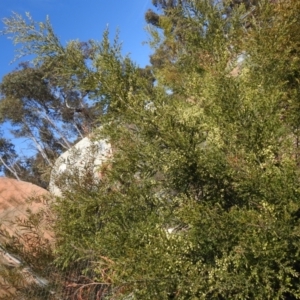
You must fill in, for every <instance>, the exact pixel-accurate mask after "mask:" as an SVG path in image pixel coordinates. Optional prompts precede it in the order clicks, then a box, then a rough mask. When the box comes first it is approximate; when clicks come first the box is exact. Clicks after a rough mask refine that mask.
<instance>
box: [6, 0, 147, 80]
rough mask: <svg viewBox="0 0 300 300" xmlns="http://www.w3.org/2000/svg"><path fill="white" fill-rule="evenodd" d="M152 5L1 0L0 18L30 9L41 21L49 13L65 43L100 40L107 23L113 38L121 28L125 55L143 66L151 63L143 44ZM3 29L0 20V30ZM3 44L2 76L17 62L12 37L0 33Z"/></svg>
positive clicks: (142, 1)
mask: <svg viewBox="0 0 300 300" xmlns="http://www.w3.org/2000/svg"><path fill="white" fill-rule="evenodd" d="M149 7H151V0H129V1H125V0H110V1H104V0H3V1H0V19H1V20H2V19H3V18H5V17H10V16H11V15H12V12H13V11H14V12H16V13H18V14H22V15H24V13H25V12H30V14H31V15H32V17H33V19H34V20H35V21H39V22H40V21H44V20H45V18H46V16H47V15H48V16H49V17H50V21H51V23H52V26H53V28H54V31H55V33H56V34H57V35H58V37H59V38H60V40H61V41H62V43H63V44H65V43H66V42H67V41H69V40H74V39H79V40H81V41H87V40H89V39H94V40H101V37H102V33H103V31H104V30H105V28H106V26H107V25H108V26H109V29H110V32H111V36H112V37H113V36H114V34H115V32H116V30H117V29H118V28H119V30H120V40H121V41H122V42H123V52H124V54H128V53H130V54H131V58H132V59H133V60H134V61H135V62H137V63H138V64H139V65H141V66H144V65H146V64H147V63H148V62H149V54H150V51H151V50H150V49H149V47H148V46H147V45H142V42H143V41H147V40H148V34H147V32H146V31H145V27H146V23H145V20H144V14H145V11H146V10H147V9H148V8H149ZM2 28H3V23H2V22H1V24H0V30H1V29H2ZM0 45H1V55H0V78H2V77H3V75H5V74H6V73H8V72H10V71H11V70H13V69H14V68H15V66H16V64H13V65H11V64H10V62H11V61H12V60H13V58H14V49H15V48H14V46H13V45H12V42H11V40H8V39H7V37H5V36H0Z"/></svg>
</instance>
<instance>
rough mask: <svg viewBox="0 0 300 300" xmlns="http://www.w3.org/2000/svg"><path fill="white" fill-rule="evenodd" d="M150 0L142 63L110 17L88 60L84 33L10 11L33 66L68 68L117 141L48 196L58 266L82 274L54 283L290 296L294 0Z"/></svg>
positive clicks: (295, 282) (296, 185)
mask: <svg viewBox="0 0 300 300" xmlns="http://www.w3.org/2000/svg"><path fill="white" fill-rule="evenodd" d="M153 4H154V6H155V7H156V8H159V12H157V13H156V12H155V13H154V11H151V14H152V15H151V16H150V12H147V13H146V20H147V21H148V22H149V23H150V24H151V25H149V31H150V33H151V35H152V40H151V42H150V45H151V46H153V56H152V60H151V61H152V65H151V66H149V67H148V68H146V69H140V68H139V67H138V66H137V65H136V64H135V63H134V62H133V61H132V60H131V59H130V57H123V56H122V55H121V48H120V46H119V44H118V41H117V39H116V40H115V41H114V42H113V43H111V42H109V39H108V33H107V32H105V33H104V36H103V40H102V42H100V43H96V42H94V41H90V42H89V44H88V45H89V46H88V47H87V48H84V49H85V50H86V51H87V52H88V53H89V55H88V57H89V58H88V59H89V61H90V63H89V64H88V65H86V64H84V63H83V59H82V57H83V56H84V55H83V51H82V47H81V46H80V44H79V43H77V42H70V43H69V44H68V45H67V46H66V47H65V48H64V49H63V51H62V50H59V49H61V48H59V47H58V46H57V45H59V43H58V42H57V43H56V42H53V43H51V42H48V40H47V39H42V38H39V37H38V35H37V36H36V37H34V36H33V38H32V35H30V34H29V31H28V28H27V27H26V26H25V25H23V28H24V30H19V29H18V28H20V27H18V26H15V27H14V26H13V24H15V23H13V22H21V21H20V20H22V22H25V21H24V20H23V19H20V18H21V17H19V16H17V17H16V16H13V17H12V18H11V19H8V20H6V25H7V29H6V32H7V33H13V34H15V39H16V41H20V42H21V44H22V45H23V46H24V47H25V48H24V49H29V50H28V51H30V53H31V54H35V55H36V60H37V61H38V66H37V67H35V68H34V69H33V70H31V69H30V72H33V73H32V74H33V75H34V74H36V73H35V72H38V70H39V69H38V68H39V67H45V68H52V66H53V69H50V70H53V76H54V79H55V80H57V81H58V84H57V85H58V86H61V85H62V86H63V83H66V82H68V81H66V80H67V79H68V78H69V77H70V74H73V75H74V76H71V78H72V79H73V78H74V81H75V83H74V85H75V86H76V89H78V90H79V91H89V93H90V101H92V102H93V103H95V110H96V113H95V115H96V116H98V121H99V116H100V115H101V124H102V129H101V130H99V131H97V132H96V133H95V134H96V135H97V138H103V137H104V138H108V139H109V141H110V142H111V144H112V147H113V157H112V158H110V159H108V161H107V163H106V164H104V165H103V167H102V173H103V174H104V176H103V177H102V179H101V182H100V183H94V182H92V183H91V182H90V178H88V177H87V178H85V179H82V180H83V181H82V182H81V183H80V184H79V183H78V182H77V181H76V178H74V180H73V185H72V186H71V187H70V190H69V191H66V192H65V193H64V197H63V198H58V199H56V201H55V203H54V204H53V205H52V207H51V210H52V212H53V214H54V215H55V218H54V219H53V228H54V229H53V230H54V231H55V234H56V244H55V251H54V253H53V256H54V258H51V259H52V261H54V262H55V264H54V265H55V268H54V269H55V272H56V273H55V272H54V273H55V274H56V276H58V275H57V274H63V272H64V270H68V272H69V273H68V274H70V277H72V276H73V277H76V278H77V279H78V280H77V281H76V282H75V283H74V284H73V285H70V284H69V285H68V284H66V282H61V290H62V291H63V292H62V293H65V294H64V295H65V296H64V297H65V299H74V298H72V297H75V299H168V300H171V299H178V300H185V299H186V300H187V299H218V300H222V299H286V300H287V299H289V300H290V299H299V298H300V292H299V291H300V286H299V285H300V281H299V272H300V267H299V259H300V257H299V253H300V244H299V228H300V227H299V225H300V224H299V211H300V202H299V199H300V194H299V193H300V182H299V171H300V169H299V125H300V123H299V117H298V116H299V113H298V111H299V91H300V89H299V71H298V70H299V64H300V59H299V57H300V56H299V34H298V25H297V24H298V21H299V16H300V2H299V1H296V0H295V1H267V0H258V1H209V0H199V1H193V0H185V1H153ZM228 8H230V13H229V12H228ZM154 14H156V15H154ZM47 22H48V21H47ZM47 22H46V23H45V24H44V25H40V26H41V28H44V27H46V26H50V23H47ZM22 24H23V23H22ZM24 24H25V23H24ZM47 24H48V25H47ZM43 26H44V27H43ZM47 28H48V29H47V30H49V34H50V33H53V30H52V29H50V28H51V27H47ZM45 36H47V35H45ZM53 41H56V40H53ZM57 47H58V48H57ZM74 53H75V54H76V55H77V56H78V57H81V59H78V60H72V57H73V56H74V55H75V54H74ZM61 62H64V63H61ZM52 63H53V65H51V64H52ZM23 71H24V70H22V72H23ZM19 74H22V73H16V74H15V75H16V76H19ZM30 74H31V73H30ZM7 78H9V77H7ZM41 84H42V83H41ZM72 84H73V83H72ZM66 85H67V83H66ZM28 87H30V85H29V86H28ZM46 87H47V86H45V89H46ZM30 92H31V90H30V89H28V90H27V89H26V92H22V94H21V98H22V99H23V97H26V95H27V94H26V93H30ZM33 92H34V91H33ZM45 92H47V90H45ZM42 99H43V98H42V97H39V100H42ZM47 101H51V97H47ZM3 103H4V102H3ZM26 105H27V101H26ZM22 109H23V108H22ZM97 110H98V111H97ZM103 110H104V113H103ZM7 114H8V112H7ZM99 122H100V121H99ZM22 125H23V123H22ZM39 128H40V127H39ZM70 182H71V183H72V178H71V179H70ZM59 272H61V273H59ZM54 273H53V274H54ZM54 277H55V276H53V278H54ZM73 277H72V278H73ZM83 278H84V280H83ZM50 281H51V280H50ZM61 290H60V291H61ZM57 293H58V292H57ZM68 297H69V298H68ZM76 297H77V298H76Z"/></svg>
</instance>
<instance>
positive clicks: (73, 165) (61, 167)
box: [49, 137, 112, 196]
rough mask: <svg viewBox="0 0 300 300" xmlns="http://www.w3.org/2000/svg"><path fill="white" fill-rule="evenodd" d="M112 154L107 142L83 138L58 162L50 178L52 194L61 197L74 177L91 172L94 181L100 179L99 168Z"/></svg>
mask: <svg viewBox="0 0 300 300" xmlns="http://www.w3.org/2000/svg"><path fill="white" fill-rule="evenodd" d="M111 153H112V149H111V145H110V143H109V142H108V141H107V140H104V139H101V140H97V141H94V140H92V139H91V138H89V137H85V138H83V139H82V140H81V141H79V142H78V143H77V144H75V145H74V146H73V147H71V148H70V149H69V150H68V151H66V152H65V153H63V154H62V155H61V156H60V157H59V158H58V159H57V160H56V162H55V164H54V167H53V170H52V173H51V177H50V183H49V191H50V193H52V194H53V195H55V196H61V195H62V189H68V182H70V178H71V177H72V176H84V175H85V174H86V173H88V172H91V173H92V174H93V176H94V179H96V180H97V178H98V179H100V178H101V173H100V172H99V168H100V166H101V165H102V164H103V162H104V161H105V160H106V159H107V158H109V157H110V156H111Z"/></svg>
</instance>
